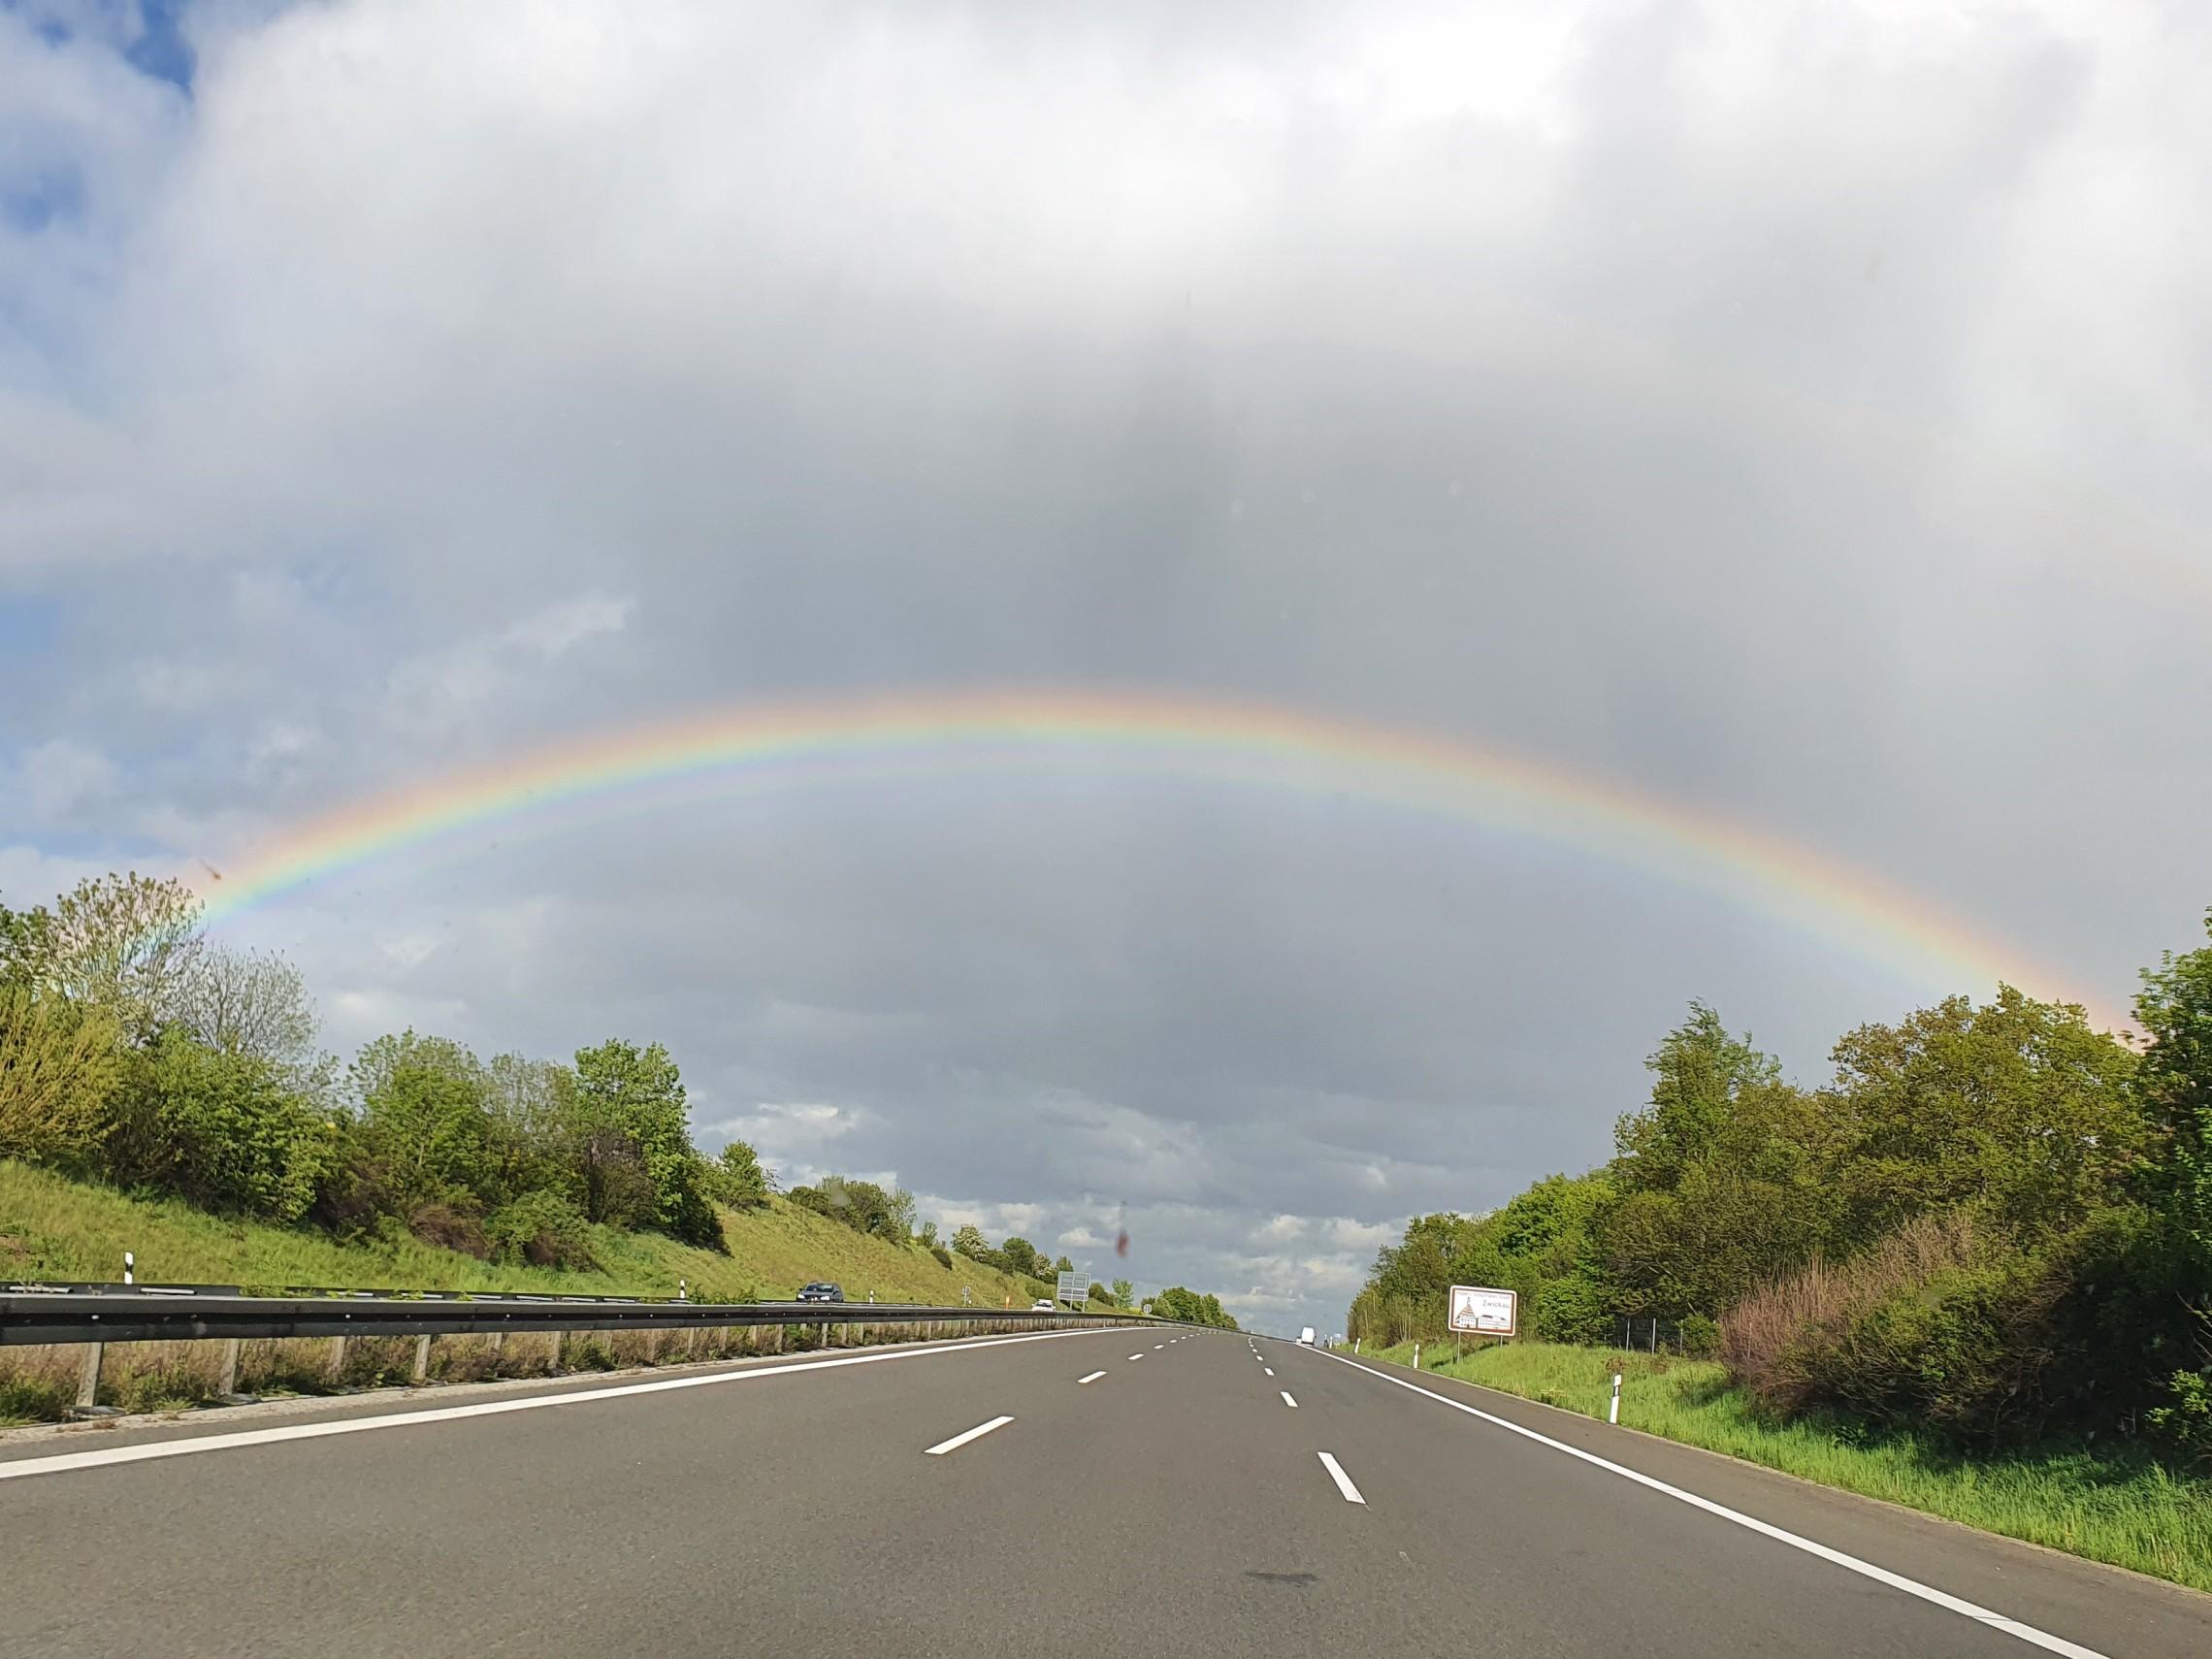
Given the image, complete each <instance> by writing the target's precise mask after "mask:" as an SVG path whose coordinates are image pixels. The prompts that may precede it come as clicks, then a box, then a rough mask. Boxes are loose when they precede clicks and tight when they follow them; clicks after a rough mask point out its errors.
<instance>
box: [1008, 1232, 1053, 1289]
mask: <svg viewBox="0 0 2212 1659" xmlns="http://www.w3.org/2000/svg"><path fill="white" fill-rule="evenodd" d="M998 1254H999V1257H1000V1259H1001V1260H1003V1261H1004V1262H1005V1263H1006V1271H1007V1272H1009V1273H1018V1274H1021V1275H1022V1276H1023V1277H1024V1278H1025V1279H1035V1278H1037V1277H1039V1276H1040V1275H1041V1274H1042V1273H1043V1272H1044V1268H1045V1263H1044V1261H1043V1259H1042V1258H1041V1257H1040V1256H1039V1255H1038V1254H1037V1247H1036V1246H1035V1245H1033V1244H1031V1243H1030V1242H1029V1241H1028V1240H1027V1239H1025V1238H1011V1239H1008V1240H1007V1241H1006V1242H1005V1243H1004V1244H1002V1245H1000V1246H999V1247H998Z"/></svg>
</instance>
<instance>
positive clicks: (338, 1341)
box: [330, 1336, 345, 1383]
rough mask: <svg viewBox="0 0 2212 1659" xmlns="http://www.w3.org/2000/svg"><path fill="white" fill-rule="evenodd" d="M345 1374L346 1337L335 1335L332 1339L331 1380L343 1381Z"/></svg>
mask: <svg viewBox="0 0 2212 1659" xmlns="http://www.w3.org/2000/svg"><path fill="white" fill-rule="evenodd" d="M344 1376H345V1338H343V1337H342V1336H334V1337H332V1338H331V1339H330V1380H331V1381H332V1382H333V1383H337V1382H341V1381H342V1380H343V1379H344Z"/></svg>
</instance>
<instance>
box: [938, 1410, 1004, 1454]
mask: <svg viewBox="0 0 2212 1659" xmlns="http://www.w3.org/2000/svg"><path fill="white" fill-rule="evenodd" d="M1013 1420H1014V1419H1013V1418H1012V1417H992V1419H991V1421H989V1422H987V1423H977V1424H976V1425H975V1427H973V1428H971V1429H969V1430H968V1431H967V1432H966V1433H965V1434H956V1435H955V1436H953V1438H952V1439H951V1440H940V1441H939V1442H937V1444H936V1445H935V1446H932V1447H931V1448H929V1449H928V1450H927V1451H925V1452H924V1453H923V1454H922V1455H923V1456H924V1457H942V1456H944V1455H945V1453H946V1452H948V1451H958V1450H960V1448H961V1447H963V1446H965V1445H967V1443H968V1442H969V1441H971V1440H981V1439H982V1438H983V1437H984V1436H985V1435H987V1434H989V1433H990V1432H991V1431H992V1429H1001V1428H1004V1427H1005V1426H1006V1425H1007V1424H1008V1423H1010V1422H1012V1421H1013Z"/></svg>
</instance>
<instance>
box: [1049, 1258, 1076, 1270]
mask: <svg viewBox="0 0 2212 1659" xmlns="http://www.w3.org/2000/svg"><path fill="white" fill-rule="evenodd" d="M1053 1271H1054V1272H1055V1273H1073V1272H1074V1271H1075V1263H1074V1262H1072V1261H1070V1260H1068V1258H1067V1257H1066V1256H1064V1255H1063V1256H1061V1257H1060V1258H1059V1259H1058V1260H1057V1261H1056V1262H1054V1263H1053Z"/></svg>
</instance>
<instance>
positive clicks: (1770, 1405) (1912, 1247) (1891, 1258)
mask: <svg viewBox="0 0 2212 1659" xmlns="http://www.w3.org/2000/svg"><path fill="white" fill-rule="evenodd" d="M1982 1243H1983V1240H1982V1238H1981V1236H1980V1234H1979V1231H1978V1229H1977V1227H1976V1225H1975V1223H1974V1222H1973V1220H1971V1219H1970V1218H1969V1217H1968V1216H1966V1215H1964V1214H1962V1213H1958V1212H1953V1213H1950V1214H1946V1215H1926V1216H1920V1217H1916V1218H1914V1219H1913V1220H1910V1221H1907V1222H1906V1223H1905V1224H1904V1225H1903V1226H1902V1227H1900V1228H1898V1229H1897V1230H1896V1231H1895V1232H1893V1233H1890V1234H1888V1235H1887V1236H1886V1237H1884V1238H1883V1239H1882V1240H1881V1241H1880V1242H1879V1243H1877V1244H1875V1245H1874V1246H1872V1247H1871V1248H1870V1249H1869V1250H1866V1251H1863V1252H1860V1253H1859V1254H1857V1255H1854V1256H1850V1257H1848V1258H1846V1259H1845V1260H1842V1261H1839V1262H1831V1261H1822V1260H1817V1259H1816V1260H1814V1261H1812V1262H1810V1263H1808V1264H1807V1265H1805V1267H1803V1268H1800V1269H1799V1270H1798V1271H1797V1272H1795V1273H1791V1274H1788V1275H1785V1276H1784V1277H1782V1278H1780V1279H1776V1280H1773V1281H1771V1282H1769V1283H1768V1284H1766V1285H1761V1286H1760V1287H1759V1288H1758V1289H1756V1290H1754V1291H1752V1292H1751V1293H1750V1294H1749V1295H1748V1296H1746V1297H1744V1298H1743V1299H1742V1300H1741V1301H1740V1302H1738V1303H1737V1304H1736V1305H1735V1306H1734V1307H1732V1308H1730V1309H1728V1310H1727V1311H1726V1312H1725V1313H1723V1314H1722V1315H1721V1317H1720V1321H1719V1323H1720V1362H1721V1364H1722V1365H1723V1366H1724V1367H1726V1369H1727V1372H1728V1375H1729V1378H1730V1380H1731V1381H1733V1382H1734V1383H1737V1385H1738V1386H1740V1387H1741V1388H1742V1389H1743V1390H1744V1391H1745V1393H1746V1394H1748V1395H1749V1396H1750V1398H1751V1399H1752V1401H1753V1402H1754V1403H1756V1404H1757V1405H1758V1406H1759V1407H1761V1408H1762V1409H1763V1410H1765V1411H1768V1412H1771V1413H1773V1415H1776V1416H1789V1415H1792V1414H1794V1413H1797V1412H1800V1411H1803V1410H1804V1409H1805V1407H1806V1406H1808V1405H1810V1404H1811V1403H1812V1402H1813V1400H1814V1398H1815V1397H1816V1395H1817V1394H1818V1393H1819V1392H1820V1391H1821V1383H1822V1378H1821V1374H1820V1370H1819V1367H1818V1365H1817V1361H1818V1359H1819V1357H1820V1356H1822V1355H1824V1354H1826V1353H1828V1352H1831V1351H1833V1350H1836V1349H1837V1348H1838V1347H1842V1346H1846V1345H1848V1344H1849V1343H1850V1341H1851V1340H1852V1333H1853V1331H1854V1329H1855V1328H1856V1327H1857V1326H1858V1325H1859V1323H1860V1321H1861V1320H1862V1319H1863V1318H1864V1317H1866V1316H1867V1315H1868V1314H1870V1313H1871V1312H1872V1311H1873V1310H1874V1309H1875V1308H1877V1307H1880V1306H1881V1305H1882V1304H1883V1303H1885V1302H1888V1301H1890V1300H1892V1299H1893V1298H1895V1297H1896V1296H1898V1295H1900V1294H1901V1293H1903V1292H1908V1291H1912V1290H1917V1289H1919V1288H1921V1287H1922V1286H1925V1285H1929V1284H1931V1283H1933V1282H1934V1281H1935V1280H1936V1279H1937V1278H1938V1277H1939V1276H1941V1275H1942V1274H1944V1273H1948V1272H1956V1271H1960V1270H1963V1269H1965V1268H1967V1267H1968V1266H1970V1265H1972V1263H1973V1262H1974V1260H1975V1258H1976V1254H1977V1252H1978V1251H1979V1249H1980V1247H1981V1245H1982Z"/></svg>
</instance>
